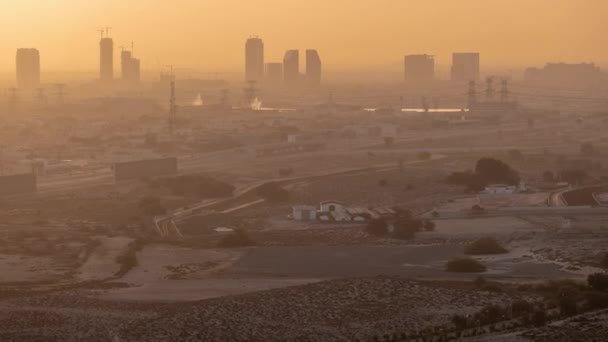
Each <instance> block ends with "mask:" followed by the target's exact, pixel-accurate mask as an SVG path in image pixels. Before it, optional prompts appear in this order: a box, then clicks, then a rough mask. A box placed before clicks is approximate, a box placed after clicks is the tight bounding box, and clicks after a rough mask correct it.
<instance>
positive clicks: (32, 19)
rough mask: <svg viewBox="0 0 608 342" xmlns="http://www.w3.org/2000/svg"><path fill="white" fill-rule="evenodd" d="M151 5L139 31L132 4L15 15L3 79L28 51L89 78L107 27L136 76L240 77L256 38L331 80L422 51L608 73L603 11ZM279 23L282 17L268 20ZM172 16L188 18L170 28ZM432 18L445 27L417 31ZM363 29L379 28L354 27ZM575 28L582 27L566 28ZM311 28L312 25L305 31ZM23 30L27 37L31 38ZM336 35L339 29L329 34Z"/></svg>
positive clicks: (29, 6)
mask: <svg viewBox="0 0 608 342" xmlns="http://www.w3.org/2000/svg"><path fill="white" fill-rule="evenodd" d="M152 2H153V4H154V5H155V6H150V7H151V9H150V11H146V16H145V17H144V18H140V19H137V20H133V18H134V17H136V18H138V17H140V16H135V14H134V13H135V11H136V10H137V6H132V5H133V4H132V3H129V1H123V2H119V1H115V0H109V1H105V2H103V3H101V2H94V3H89V2H87V3H82V2H77V1H73V0H56V1H53V2H52V3H40V2H36V4H35V5H34V4H33V1H32V0H24V1H20V2H19V3H16V4H11V5H9V6H8V7H7V8H5V9H4V11H3V13H2V14H0V19H2V20H3V22H4V23H5V25H6V26H7V27H8V34H7V37H6V39H4V40H3V41H2V42H1V43H0V71H1V72H6V71H10V68H11V64H12V63H11V60H12V55H14V51H15V50H16V49H18V48H21V47H29V46H32V47H36V48H38V49H39V51H40V52H41V54H43V55H44V56H45V63H44V65H45V69H47V70H65V71H92V70H95V69H96V65H97V64H98V51H97V50H98V49H97V48H96V45H97V42H96V39H93V37H95V35H96V34H97V33H96V30H98V29H99V28H100V27H102V26H105V25H106V24H107V25H109V26H111V27H113V32H115V34H113V36H114V39H115V41H114V44H115V45H116V46H120V45H126V44H128V41H127V38H128V39H129V41H130V40H135V41H137V42H138V43H139V48H138V51H139V52H138V55H139V57H140V58H141V60H142V69H148V70H150V69H156V70H158V69H160V68H161V67H162V65H169V64H170V65H175V66H180V67H188V68H195V69H200V70H203V71H209V72H213V71H238V70H241V69H242V57H241V56H242V53H241V52H240V51H241V50H242V39H243V37H247V36H249V35H251V34H257V35H259V36H261V37H264V39H265V40H267V41H269V42H273V44H272V46H269V47H268V48H267V53H266V57H267V59H268V60H273V61H279V60H280V59H281V57H282V55H283V53H284V51H285V49H286V48H290V47H292V46H298V47H302V48H313V47H314V48H316V49H318V50H320V51H323V55H324V57H323V60H324V70H328V71H332V70H336V71H342V70H375V69H382V68H387V69H390V68H394V66H395V65H401V63H402V62H401V59H402V56H404V55H408V54H414V53H416V52H417V51H425V52H427V53H429V54H432V55H434V56H436V63H437V65H448V64H450V57H451V53H452V52H453V51H478V52H480V53H481V54H482V55H483V56H484V66H487V67H491V68H495V67H518V68H521V69H523V68H526V67H530V66H542V65H544V64H545V63H547V62H566V63H580V62H595V63H596V64H597V65H600V66H603V65H606V64H608V49H607V48H605V47H604V46H603V45H602V44H598V42H600V41H601V34H602V33H601V32H603V24H602V19H601V14H602V13H605V12H606V10H608V4H607V3H605V1H597V0H590V1H585V3H584V4H580V3H579V2H577V1H571V0H567V1H561V2H560V3H559V4H555V3H554V2H553V1H546V0H543V1H535V2H533V3H531V2H529V1H522V0H517V1H511V2H509V3H508V4H500V5H499V4H495V3H494V4H487V3H486V2H487V1H480V0H465V1H459V2H458V4H453V3H451V2H443V1H433V2H429V3H428V4H414V3H407V2H396V1H389V0H381V1H379V2H377V5H376V6H374V7H373V8H371V9H370V7H369V1H364V0H361V1H353V2H349V6H340V5H341V4H325V3H323V2H321V1H317V0H313V1H306V2H304V1H293V2H289V3H284V2H280V1H275V0H264V1H261V2H260V3H256V4H255V5H254V4H243V3H241V2H239V3H238V6H234V5H235V3H234V1H232V0H229V1H217V0H216V1H209V2H205V3H204V4H201V3H200V2H195V1H190V0H183V1H182V3H181V4H180V6H174V5H173V4H171V7H168V5H164V4H163V3H162V2H160V1H155V0H152ZM131 7H132V8H131ZM265 10H268V11H267V12H268V13H265ZM339 11H342V12H341V13H343V14H342V15H339V14H338V13H340V12H339ZM533 11H534V12H533ZM217 12H219V13H224V14H225V15H222V16H219V17H221V18H213V16H212V15H211V14H210V13H217ZM274 12H281V13H285V15H284V16H274V15H272V14H273V13H274ZM476 13H483V16H480V15H478V14H476ZM530 13H535V15H531V14H530ZM538 13H544V15H542V16H539V15H538ZM396 14H400V15H399V16H397V15H396ZM179 17H185V18H184V19H182V20H181V21H180V22H179V24H180V25H177V23H178V22H177V18H179ZM429 18H430V19H431V21H435V22H437V23H442V25H439V24H438V25H436V26H435V27H434V28H433V30H421V28H422V27H426V26H427V25H428V21H429ZM266 19H268V20H266ZM313 19H314V21H311V20H313ZM381 19H385V20H381ZM367 20H370V21H371V20H374V22H376V25H374V27H372V28H367V27H366V25H361V23H364V22H366V21H367ZM575 20H579V21H584V22H585V23H586V25H584V26H577V27H572V26H569V25H565V23H567V22H570V21H575ZM64 22H69V23H70V25H66V24H64ZM310 22H315V25H314V26H313V27H310V26H309V23H310ZM27 23H29V24H30V25H29V26H32V25H33V27H31V28H30V27H28V28H26V27H25V25H26V24H27ZM32 23H34V24H32ZM335 24H339V25H338V26H337V27H338V29H330V27H333V26H334V25H335ZM42 29H44V31H42ZM427 31H429V32H427ZM220 32H221V34H220ZM526 32H531V33H530V34H526ZM193 35H194V36H196V37H197V39H195V40H194V39H192V37H193ZM118 37H123V38H124V39H123V38H118ZM524 37H525V39H524ZM541 37H542V38H543V40H542V41H541ZM539 44H540V45H541V46H540V47H542V49H538V47H539ZM76 47H77V48H78V49H79V50H75V49H76ZM76 51H77V53H76ZM115 58H116V56H115Z"/></svg>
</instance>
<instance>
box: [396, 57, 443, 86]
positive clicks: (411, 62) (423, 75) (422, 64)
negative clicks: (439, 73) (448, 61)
mask: <svg viewBox="0 0 608 342" xmlns="http://www.w3.org/2000/svg"><path fill="white" fill-rule="evenodd" d="M403 66H404V68H403V70H404V76H405V81H406V82H407V81H414V82H429V81H432V80H433V79H434V78H435V58H434V57H433V56H429V55H409V56H405V58H404V62H403Z"/></svg>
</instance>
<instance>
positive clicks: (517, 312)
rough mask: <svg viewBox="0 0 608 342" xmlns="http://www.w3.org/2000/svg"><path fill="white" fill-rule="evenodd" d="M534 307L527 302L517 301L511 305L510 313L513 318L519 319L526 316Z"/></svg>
mask: <svg viewBox="0 0 608 342" xmlns="http://www.w3.org/2000/svg"><path fill="white" fill-rule="evenodd" d="M533 309H534V307H533V306H532V304H530V303H529V302H527V301H525V300H523V299H518V300H515V301H513V303H511V311H512V312H513V316H515V317H520V316H523V315H527V314H529V313H531V312H532V310H533Z"/></svg>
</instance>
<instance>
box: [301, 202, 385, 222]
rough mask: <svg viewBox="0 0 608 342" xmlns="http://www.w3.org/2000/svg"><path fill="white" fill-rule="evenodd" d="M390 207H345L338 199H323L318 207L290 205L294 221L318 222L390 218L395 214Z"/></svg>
mask: <svg viewBox="0 0 608 342" xmlns="http://www.w3.org/2000/svg"><path fill="white" fill-rule="evenodd" d="M395 214H396V213H395V211H394V210H393V209H391V208H386V207H379V208H372V209H369V208H363V207H346V206H345V205H344V204H342V203H341V202H338V201H323V202H321V203H319V207H318V208H317V207H315V206H312V205H296V206H294V207H292V214H291V216H292V218H293V219H294V220H296V221H320V222H366V221H369V220H372V219H379V218H390V217H394V216H395Z"/></svg>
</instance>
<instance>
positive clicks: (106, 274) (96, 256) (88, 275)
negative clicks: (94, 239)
mask: <svg viewBox="0 0 608 342" xmlns="http://www.w3.org/2000/svg"><path fill="white" fill-rule="evenodd" d="M98 239H99V242H100V244H99V246H97V247H96V248H95V249H94V250H93V252H92V253H91V255H89V258H88V259H87V260H86V261H85V263H84V264H83V265H82V266H80V268H79V269H78V271H77V275H76V277H77V279H78V280H80V281H91V280H105V279H108V278H111V277H112V276H114V274H115V273H116V272H118V270H120V264H119V263H118V262H117V260H116V259H117V258H118V257H119V256H120V255H122V254H123V253H124V252H125V251H126V250H127V247H128V246H129V243H131V242H132V241H133V239H131V238H127V237H99V238H98Z"/></svg>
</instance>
